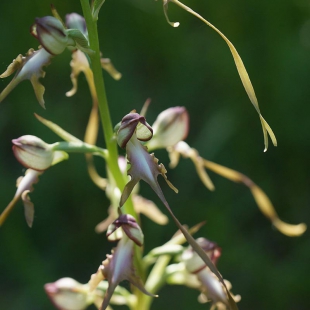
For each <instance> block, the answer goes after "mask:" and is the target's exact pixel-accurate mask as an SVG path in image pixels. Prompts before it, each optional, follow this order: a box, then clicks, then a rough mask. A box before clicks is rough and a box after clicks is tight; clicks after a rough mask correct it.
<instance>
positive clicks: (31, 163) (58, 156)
mask: <svg viewBox="0 0 310 310" xmlns="http://www.w3.org/2000/svg"><path fill="white" fill-rule="evenodd" d="M12 142H13V144H14V145H13V152H14V155H15V157H16V158H17V160H18V161H19V162H20V163H21V164H22V165H23V166H25V167H26V168H31V169H34V170H37V171H44V170H46V169H48V168H49V167H50V166H52V165H55V164H56V163H58V162H60V161H63V160H65V159H68V157H69V156H68V154H67V153H66V152H63V151H54V150H53V146H54V145H53V144H47V143H45V142H44V141H43V140H41V139H40V138H37V137H35V136H31V135H26V136H22V137H20V138H18V139H14V140H12Z"/></svg>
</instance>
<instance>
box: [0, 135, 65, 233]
mask: <svg viewBox="0 0 310 310" xmlns="http://www.w3.org/2000/svg"><path fill="white" fill-rule="evenodd" d="M12 142H13V144H14V145H13V152H14V155H15V156H16V158H17V160H18V161H19V162H20V163H21V164H23V165H24V166H25V167H27V168H29V169H27V171H26V173H25V176H24V177H20V178H18V179H17V191H16V193H15V195H14V198H13V199H12V201H11V202H10V203H9V204H8V206H7V207H6V208H5V209H4V211H3V212H2V214H1V215H0V226H1V225H2V224H3V223H4V221H5V220H6V218H7V217H8V215H9V213H10V212H11V211H12V209H13V208H14V206H15V205H16V203H17V201H18V200H19V199H20V198H22V200H23V203H24V209H25V217H26V222H27V224H28V226H29V227H32V223H33V218H34V205H33V203H32V202H31V201H30V198H29V195H28V194H29V193H30V192H32V191H33V187H32V185H33V184H35V183H37V182H38V181H39V178H38V177H39V176H40V175H41V174H42V173H43V172H44V170H46V169H47V168H49V167H50V166H53V165H55V164H57V163H59V162H61V161H63V160H66V159H68V154H67V153H65V152H63V151H53V150H52V147H51V145H49V144H47V143H45V142H44V141H42V140H41V139H39V138H37V137H35V136H30V135H28V136H22V137H20V138H18V139H15V140H13V141H12Z"/></svg>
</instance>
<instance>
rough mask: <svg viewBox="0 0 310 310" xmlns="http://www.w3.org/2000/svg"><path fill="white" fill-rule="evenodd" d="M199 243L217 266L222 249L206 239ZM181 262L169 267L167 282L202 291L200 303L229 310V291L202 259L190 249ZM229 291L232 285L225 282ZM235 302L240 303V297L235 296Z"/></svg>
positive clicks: (200, 240)
mask: <svg viewBox="0 0 310 310" xmlns="http://www.w3.org/2000/svg"><path fill="white" fill-rule="evenodd" d="M196 241H197V243H198V244H199V245H200V246H201V247H202V248H203V250H204V251H205V252H206V254H207V255H208V256H209V258H210V259H211V261H212V262H213V264H216V262H217V260H218V258H219V257H220V255H221V249H220V248H219V247H218V246H217V245H216V244H215V243H214V242H210V241H209V240H207V239H205V238H198V239H197V240H196ZM180 260H181V262H180V263H178V264H172V265H169V266H167V268H166V273H167V282H168V283H169V284H178V285H180V284H181V285H186V286H189V287H192V288H195V289H198V290H200V291H201V295H200V296H199V298H198V300H199V301H200V302H207V301H211V302H212V308H211V309H213V308H214V307H217V308H218V309H223V310H227V309H229V299H228V295H227V291H226V290H225V288H224V286H223V284H222V283H221V282H220V281H219V280H218V278H217V277H216V276H215V275H214V274H213V273H212V272H211V271H210V269H209V268H208V267H207V266H206V264H205V263H204V262H203V261H202V259H201V258H200V257H199V256H198V255H197V253H195V252H194V251H193V249H192V248H188V249H186V250H185V251H183V254H182V256H181V259H180ZM224 282H225V284H226V287H227V288H228V290H230V289H231V284H230V283H229V282H228V281H227V280H224ZM233 298H234V300H235V302H238V301H240V299H241V298H240V296H239V295H237V296H233Z"/></svg>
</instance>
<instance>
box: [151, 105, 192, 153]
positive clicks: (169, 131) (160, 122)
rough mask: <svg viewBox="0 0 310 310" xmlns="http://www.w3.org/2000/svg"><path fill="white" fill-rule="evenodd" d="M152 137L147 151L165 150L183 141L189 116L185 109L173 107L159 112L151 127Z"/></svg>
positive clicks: (187, 127)
mask: <svg viewBox="0 0 310 310" xmlns="http://www.w3.org/2000/svg"><path fill="white" fill-rule="evenodd" d="M152 128H153V131H154V135H153V138H152V140H150V141H149V142H148V143H147V147H148V148H149V149H152V150H154V149H159V148H167V147H169V146H174V145H175V144H177V143H178V142H180V141H182V140H184V139H185V138H186V137H187V135H188V131H189V116H188V112H187V110H186V108H185V107H173V108H169V109H167V110H164V111H163V112H161V113H160V114H159V115H158V116H157V118H156V120H155V122H154V124H153V125H152Z"/></svg>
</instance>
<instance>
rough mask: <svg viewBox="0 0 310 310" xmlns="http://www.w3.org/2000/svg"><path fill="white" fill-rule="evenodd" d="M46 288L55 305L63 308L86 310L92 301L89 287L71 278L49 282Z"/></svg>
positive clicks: (65, 309) (66, 309) (64, 309)
mask: <svg viewBox="0 0 310 310" xmlns="http://www.w3.org/2000/svg"><path fill="white" fill-rule="evenodd" d="M44 289H45V291H46V293H47V295H48V297H49V298H50V299H51V301H52V302H53V303H54V305H55V306H56V307H57V308H58V309H61V310H84V309H86V307H87V306H88V305H89V304H90V303H91V302H90V300H89V298H88V290H87V288H85V287H84V285H82V284H81V283H79V282H77V281H75V280H74V279H71V278H62V279H59V280H58V281H56V282H54V283H47V284H45V285H44Z"/></svg>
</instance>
